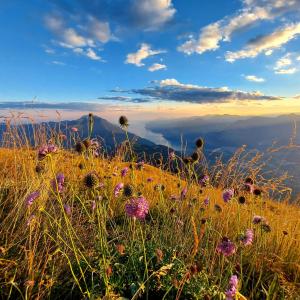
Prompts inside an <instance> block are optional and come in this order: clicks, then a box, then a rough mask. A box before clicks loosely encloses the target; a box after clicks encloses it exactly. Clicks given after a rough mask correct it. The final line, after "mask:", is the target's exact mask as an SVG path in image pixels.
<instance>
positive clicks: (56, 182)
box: [51, 173, 65, 193]
mask: <svg viewBox="0 0 300 300" xmlns="http://www.w3.org/2000/svg"><path fill="white" fill-rule="evenodd" d="M64 183H65V176H64V174H62V173H59V174H57V175H56V178H55V179H53V180H52V181H51V185H52V188H53V190H54V191H58V192H59V193H61V192H63V190H64Z"/></svg>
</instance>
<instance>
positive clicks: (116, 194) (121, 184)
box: [114, 182, 124, 197]
mask: <svg viewBox="0 0 300 300" xmlns="http://www.w3.org/2000/svg"><path fill="white" fill-rule="evenodd" d="M123 188H124V183H122V182H120V183H118V184H117V185H116V186H115V188H114V195H115V197H118V196H119V194H120V191H121V190H122V189H123Z"/></svg>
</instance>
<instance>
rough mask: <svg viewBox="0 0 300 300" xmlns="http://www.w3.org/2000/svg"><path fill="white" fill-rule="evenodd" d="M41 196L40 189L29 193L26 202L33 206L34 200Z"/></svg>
mask: <svg viewBox="0 0 300 300" xmlns="http://www.w3.org/2000/svg"><path fill="white" fill-rule="evenodd" d="M39 196H40V192H39V191H35V192H33V193H31V194H29V195H28V196H27V198H26V204H27V206H31V205H32V203H33V202H34V200H36V199H37V198H38V197H39Z"/></svg>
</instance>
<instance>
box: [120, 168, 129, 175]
mask: <svg viewBox="0 0 300 300" xmlns="http://www.w3.org/2000/svg"><path fill="white" fill-rule="evenodd" d="M128 171H129V168H128V167H125V168H123V169H122V170H121V176H122V177H125V176H126V175H127V173H128Z"/></svg>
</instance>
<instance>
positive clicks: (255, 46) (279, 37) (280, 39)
mask: <svg viewBox="0 0 300 300" xmlns="http://www.w3.org/2000/svg"><path fill="white" fill-rule="evenodd" d="M299 34H300V23H294V24H290V25H287V26H285V27H283V28H279V29H277V30H276V31H274V32H273V33H271V34H269V35H265V36H262V37H258V38H256V39H254V40H252V41H251V42H250V43H249V44H248V45H247V46H246V47H245V48H244V49H242V50H240V51H236V52H230V51H229V52H227V53H226V55H225V57H226V60H227V61H228V62H234V61H236V60H238V59H243V58H249V57H256V56H257V55H258V54H260V53H262V52H265V53H266V52H268V51H270V50H275V49H277V48H280V47H281V46H282V45H284V44H286V43H288V42H289V41H291V40H293V39H294V38H296V37H297V36H298V35H299Z"/></svg>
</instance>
